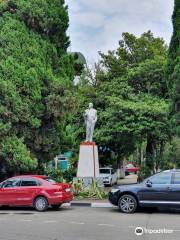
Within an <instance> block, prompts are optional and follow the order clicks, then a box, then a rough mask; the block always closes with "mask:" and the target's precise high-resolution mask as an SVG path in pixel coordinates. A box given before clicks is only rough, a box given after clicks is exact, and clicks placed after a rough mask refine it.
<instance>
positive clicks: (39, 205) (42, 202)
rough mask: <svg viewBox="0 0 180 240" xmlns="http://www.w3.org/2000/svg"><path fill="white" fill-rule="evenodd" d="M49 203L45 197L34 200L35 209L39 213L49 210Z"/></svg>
mask: <svg viewBox="0 0 180 240" xmlns="http://www.w3.org/2000/svg"><path fill="white" fill-rule="evenodd" d="M48 206H49V204H48V201H47V199H46V198H45V197H41V196H40V197H37V198H36V199H35V200H34V208H35V209H36V210H37V211H38V212H44V211H46V210H47V209H48Z"/></svg>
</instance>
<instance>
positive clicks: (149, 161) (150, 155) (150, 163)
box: [146, 135, 156, 172]
mask: <svg viewBox="0 0 180 240" xmlns="http://www.w3.org/2000/svg"><path fill="white" fill-rule="evenodd" d="M155 149H156V141H155V138H154V136H153V135H148V137H147V145H146V166H147V167H148V168H149V169H150V170H151V171H152V172H153V171H154V158H155Z"/></svg>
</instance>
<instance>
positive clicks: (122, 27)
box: [66, 0, 174, 61]
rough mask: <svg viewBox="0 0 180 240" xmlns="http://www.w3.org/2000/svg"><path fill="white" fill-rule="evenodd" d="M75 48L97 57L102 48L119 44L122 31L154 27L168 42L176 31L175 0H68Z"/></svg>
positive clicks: (138, 31) (73, 46) (140, 30)
mask: <svg viewBox="0 0 180 240" xmlns="http://www.w3.org/2000/svg"><path fill="white" fill-rule="evenodd" d="M66 2H67V4H68V5H69V14H70V29H69V34H70V37H71V42H72V46H71V49H72V51H81V52H82V53H84V54H85V56H86V57H87V58H88V59H89V60H90V61H93V60H97V57H98V51H99V50H101V51H105V52H106V51H107V50H113V49H115V48H117V46H118V41H119V40H120V39H121V35H122V32H130V33H133V34H135V35H140V34H142V33H143V32H145V31H147V30H152V32H153V33H154V34H155V36H160V37H163V38H164V39H165V40H166V42H167V43H169V41H170V37H171V33H172V24H171V15H172V11H173V2H174V0H128V1H127V0H111V1H109V0H66Z"/></svg>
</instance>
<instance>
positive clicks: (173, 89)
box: [166, 0, 180, 134]
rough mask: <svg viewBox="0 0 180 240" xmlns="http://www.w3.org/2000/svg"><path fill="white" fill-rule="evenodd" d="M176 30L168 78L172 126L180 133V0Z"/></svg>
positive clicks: (175, 17)
mask: <svg viewBox="0 0 180 240" xmlns="http://www.w3.org/2000/svg"><path fill="white" fill-rule="evenodd" d="M173 26H174V32H173V36H172V39H171V43H170V47H169V56H168V65H167V70H166V78H167V80H168V81H167V82H168V88H169V91H170V95H171V98H172V102H173V104H172V108H171V114H172V115H173V118H172V126H173V127H174V126H176V128H175V131H176V133H177V134H180V2H179V0H175V6H174V14H173Z"/></svg>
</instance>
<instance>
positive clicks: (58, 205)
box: [51, 203, 62, 210]
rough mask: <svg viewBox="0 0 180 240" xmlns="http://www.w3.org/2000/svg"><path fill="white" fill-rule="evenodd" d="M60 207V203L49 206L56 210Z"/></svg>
mask: <svg viewBox="0 0 180 240" xmlns="http://www.w3.org/2000/svg"><path fill="white" fill-rule="evenodd" d="M61 205H62V204H61V203H60V204H53V205H51V207H52V208H53V209H55V210H56V209H58V208H60V206H61Z"/></svg>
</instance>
